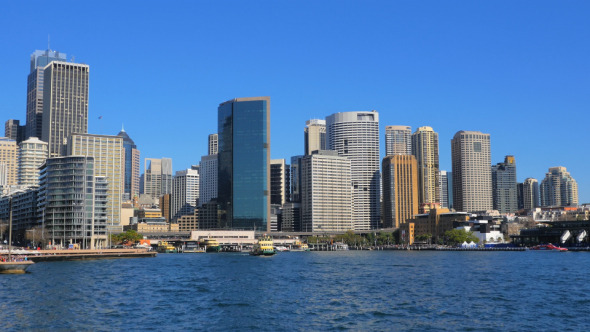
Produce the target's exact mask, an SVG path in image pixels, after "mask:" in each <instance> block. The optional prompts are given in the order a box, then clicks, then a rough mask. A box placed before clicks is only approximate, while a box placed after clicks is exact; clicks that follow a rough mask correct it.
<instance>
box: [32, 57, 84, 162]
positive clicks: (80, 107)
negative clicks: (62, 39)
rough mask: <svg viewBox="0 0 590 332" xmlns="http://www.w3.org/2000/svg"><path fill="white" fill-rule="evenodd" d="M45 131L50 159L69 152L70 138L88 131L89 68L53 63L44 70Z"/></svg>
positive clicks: (74, 64) (79, 65) (81, 65)
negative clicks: (67, 147)
mask: <svg viewBox="0 0 590 332" xmlns="http://www.w3.org/2000/svg"><path fill="white" fill-rule="evenodd" d="M43 71H44V74H43V75H44V83H43V130H42V135H41V137H42V138H41V140H42V141H44V142H47V143H48V144H49V157H59V156H63V155H65V153H66V151H65V150H66V146H67V139H68V137H69V136H70V135H71V134H73V133H77V134H86V133H87V132H88V74H89V67H88V65H84V64H79V63H71V62H63V61H53V62H50V63H49V64H48V65H47V66H45V67H44V68H43Z"/></svg>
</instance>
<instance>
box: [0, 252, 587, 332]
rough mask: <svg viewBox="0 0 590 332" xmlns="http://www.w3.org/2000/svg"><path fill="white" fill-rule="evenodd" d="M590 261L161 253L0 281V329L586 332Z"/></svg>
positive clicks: (521, 255) (536, 255)
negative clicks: (505, 331)
mask: <svg viewBox="0 0 590 332" xmlns="http://www.w3.org/2000/svg"><path fill="white" fill-rule="evenodd" d="M589 277H590V253H588V252H579V253H574V252H569V253H558V252H434V251H421V252H417V251H414V252H412V251H410V252H407V251H406V252H404V251H379V252H376V251H348V252H342V251H341V252H291V253H287V252H285V253H280V254H278V255H275V256H272V257H253V256H249V255H247V254H240V253H231V254H230V253H219V254H160V255H158V256H157V257H155V258H136V259H113V260H96V261H70V262H46V263H38V264H35V265H34V266H32V267H31V268H30V273H27V274H25V275H0V322H1V326H2V330H9V331H11V330H14V331H22V330H31V329H34V330H93V331H96V330H98V331H101V330H104V331H111V330H131V331H138V330H151V331H154V330H158V331H162V330H170V331H172V330H207V331H236V330H242V331H250V330H257V331H287V330H296V331H317V330H364V331H366V330H378V331H383V330H414V331H458V330H464V331H498V330H511V331H517V330H518V331H533V330H562V331H568V330H570V331H580V330H587V326H588V323H590V318H589V316H588V308H590V283H589V282H588V278H589Z"/></svg>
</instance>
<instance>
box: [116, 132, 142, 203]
mask: <svg viewBox="0 0 590 332" xmlns="http://www.w3.org/2000/svg"><path fill="white" fill-rule="evenodd" d="M117 136H119V137H121V138H123V149H124V150H125V184H124V186H123V193H124V194H125V196H126V199H132V198H133V197H135V196H138V195H139V163H140V156H139V150H138V149H137V145H135V142H133V140H132V139H131V137H129V135H128V134H127V132H126V131H125V129H123V128H121V131H120V132H119V134H117Z"/></svg>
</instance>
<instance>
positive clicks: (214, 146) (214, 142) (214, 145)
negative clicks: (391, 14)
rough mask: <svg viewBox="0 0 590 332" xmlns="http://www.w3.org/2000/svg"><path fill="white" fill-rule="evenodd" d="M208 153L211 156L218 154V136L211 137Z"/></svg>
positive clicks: (212, 135)
mask: <svg viewBox="0 0 590 332" xmlns="http://www.w3.org/2000/svg"><path fill="white" fill-rule="evenodd" d="M208 143H209V144H208V151H209V155H214V154H217V151H218V137H217V134H211V135H209V142H208Z"/></svg>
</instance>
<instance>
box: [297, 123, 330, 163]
mask: <svg viewBox="0 0 590 332" xmlns="http://www.w3.org/2000/svg"><path fill="white" fill-rule="evenodd" d="M303 144H304V147H305V151H304V152H305V155H306V156H309V155H310V154H311V153H312V152H313V151H318V150H326V121H325V120H319V119H313V120H309V121H306V122H305V129H304V130H303Z"/></svg>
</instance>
